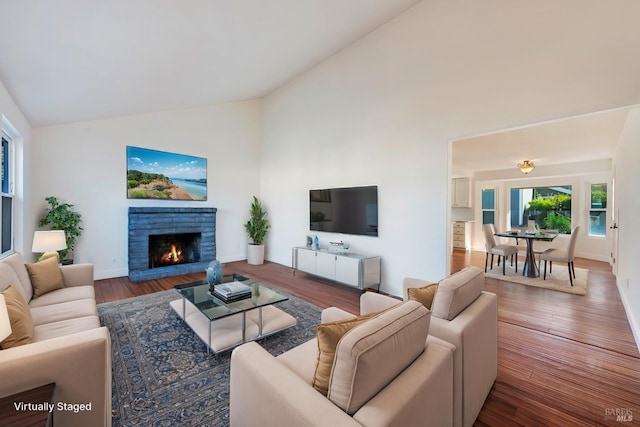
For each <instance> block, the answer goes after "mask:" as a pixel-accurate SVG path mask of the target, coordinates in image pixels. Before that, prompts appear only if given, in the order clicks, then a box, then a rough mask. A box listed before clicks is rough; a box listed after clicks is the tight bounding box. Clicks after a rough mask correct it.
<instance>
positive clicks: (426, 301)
mask: <svg viewBox="0 0 640 427" xmlns="http://www.w3.org/2000/svg"><path fill="white" fill-rule="evenodd" d="M437 290H438V284H437V283H433V284H431V285H427V286H423V287H421V288H408V289H407V294H408V296H409V299H410V300H413V301H418V302H419V303H420V304H422V305H424V306H425V307H426V308H428V309H429V310H431V306H432V305H433V298H434V297H435V295H436V291H437Z"/></svg>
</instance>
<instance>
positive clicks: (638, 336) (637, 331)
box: [616, 277, 640, 351]
mask: <svg viewBox="0 0 640 427" xmlns="http://www.w3.org/2000/svg"><path fill="white" fill-rule="evenodd" d="M616 286H617V287H618V293H619V294H620V299H621V300H622V306H623V307H624V311H625V313H626V314H627V319H628V320H629V326H630V327H631V332H632V333H633V338H634V339H635V340H636V347H638V351H640V320H638V319H636V318H635V316H634V315H633V311H632V310H631V304H629V300H628V299H627V294H626V292H625V291H624V288H623V285H622V283H620V281H619V280H618V277H616Z"/></svg>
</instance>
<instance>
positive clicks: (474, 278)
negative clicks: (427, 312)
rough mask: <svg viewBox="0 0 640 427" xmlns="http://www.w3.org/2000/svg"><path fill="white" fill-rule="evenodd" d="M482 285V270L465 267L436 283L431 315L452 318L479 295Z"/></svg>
mask: <svg viewBox="0 0 640 427" xmlns="http://www.w3.org/2000/svg"><path fill="white" fill-rule="evenodd" d="M483 287H484V272H483V271H482V269H480V268H478V267H473V266H472V267H467V268H464V269H462V270H460V271H458V272H457V273H455V274H452V275H450V276H448V277H446V278H444V279H442V280H441V281H440V283H438V292H436V296H435V298H434V300H433V308H432V312H433V316H434V317H439V318H441V319H446V320H452V319H454V318H455V317H456V316H457V315H458V314H460V313H461V312H462V311H463V310H464V309H465V308H467V307H468V306H469V305H470V304H471V303H472V302H473V301H475V300H476V298H478V297H479V296H480V293H481V292H482V288H483Z"/></svg>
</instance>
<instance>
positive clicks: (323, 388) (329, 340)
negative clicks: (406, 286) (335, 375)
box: [311, 313, 378, 396]
mask: <svg viewBox="0 0 640 427" xmlns="http://www.w3.org/2000/svg"><path fill="white" fill-rule="evenodd" d="M376 314H378V313H372V314H368V315H366V316H358V317H354V318H351V319H345V320H338V321H336V322H331V323H322V324H320V325H318V327H317V328H316V336H317V341H318V358H317V360H316V370H315V373H314V376H313V382H312V384H311V385H313V388H315V389H316V390H318V391H319V392H320V393H322V394H323V395H324V396H326V395H327V392H328V390H329V378H330V377H331V368H333V361H334V359H335V356H336V347H337V346H338V341H340V340H341V339H342V337H343V336H344V334H346V333H347V332H349V331H350V330H351V329H353V328H355V327H356V326H358V325H361V324H362V323H364V322H366V321H367V320H369V319H370V318H372V317H373V316H375V315H376Z"/></svg>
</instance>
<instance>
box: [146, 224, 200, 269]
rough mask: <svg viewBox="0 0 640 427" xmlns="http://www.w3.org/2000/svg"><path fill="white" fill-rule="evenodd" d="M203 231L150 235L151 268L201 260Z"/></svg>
mask: <svg viewBox="0 0 640 427" xmlns="http://www.w3.org/2000/svg"><path fill="white" fill-rule="evenodd" d="M201 236H202V233H178V234H176V233H172V234H150V235H149V268H159V267H166V266H169V265H176V264H189V263H191V262H199V261H200V238H201Z"/></svg>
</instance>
